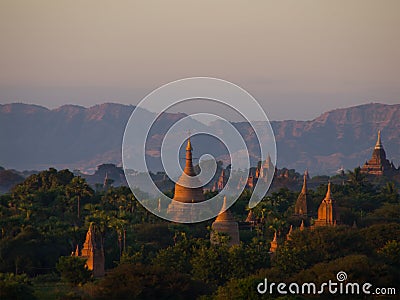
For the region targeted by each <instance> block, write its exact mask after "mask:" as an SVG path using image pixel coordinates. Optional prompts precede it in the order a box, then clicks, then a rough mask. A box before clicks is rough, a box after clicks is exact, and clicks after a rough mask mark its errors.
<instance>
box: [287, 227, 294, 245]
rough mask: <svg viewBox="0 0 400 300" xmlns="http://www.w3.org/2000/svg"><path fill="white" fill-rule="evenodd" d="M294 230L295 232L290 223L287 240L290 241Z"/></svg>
mask: <svg viewBox="0 0 400 300" xmlns="http://www.w3.org/2000/svg"><path fill="white" fill-rule="evenodd" d="M292 232H293V225H290V228H289V232H288V234H287V235H286V240H287V241H290V240H291V239H292V237H291V235H292Z"/></svg>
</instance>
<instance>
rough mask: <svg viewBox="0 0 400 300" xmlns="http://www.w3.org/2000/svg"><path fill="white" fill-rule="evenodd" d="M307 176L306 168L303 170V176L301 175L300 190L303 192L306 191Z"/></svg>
mask: <svg viewBox="0 0 400 300" xmlns="http://www.w3.org/2000/svg"><path fill="white" fill-rule="evenodd" d="M307 176H308V170H307V169H306V170H305V171H304V176H303V188H302V189H301V192H302V193H303V194H305V193H307Z"/></svg>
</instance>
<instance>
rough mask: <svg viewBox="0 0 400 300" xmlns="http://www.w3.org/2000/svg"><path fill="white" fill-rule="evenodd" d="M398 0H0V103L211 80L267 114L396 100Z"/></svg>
mask: <svg viewBox="0 0 400 300" xmlns="http://www.w3.org/2000/svg"><path fill="white" fill-rule="evenodd" d="M399 12H400V1H397V0H392V1H391V0H384V1H378V0H377V1H368V0H357V1H354V0H353V1H352V0H335V1H333V0H332V1H324V0H315V1H308V0H307V1H305V0H303V1H299V0H293V1H266V0H259V1H257V0H251V1H233V0H228V1H222V0H213V1H206V0H196V1H193V0H182V1H175V0H168V1H165V0H159V1H151V0H150V1H149V0H143V1H133V0H132V1H99V0H91V1H70V0H68V1H61V0H48V1H45V0H36V1H34V0H31V1H30V0H26V1H16V0H1V1H0V45H1V46H0V103H10V102H17V101H18V102H26V103H34V104H40V105H44V106H46V107H49V108H54V107H58V106H60V105H63V104H71V103H73V104H80V105H83V106H91V105H94V104H97V103H103V102H119V103H124V104H136V103H137V102H138V101H139V100H140V99H141V98H142V97H143V96H145V95H146V94H147V93H149V92H151V91H152V90H153V89H155V88H157V87H159V86H160V85H162V84H165V83H168V82H170V81H173V80H177V79H181V78H185V77H192V76H211V77H218V78H222V79H225V80H228V81H231V82H233V83H236V84H238V85H240V86H241V87H242V88H244V89H246V90H247V91H248V92H250V93H251V94H252V95H253V96H255V97H256V98H257V100H259V102H260V103H261V105H262V106H263V108H264V109H265V110H266V112H267V114H268V116H269V118H270V119H272V120H281V119H312V118H314V117H316V116H318V115H319V114H320V113H322V112H324V111H326V110H330V109H334V108H338V107H348V106H352V105H357V104H362V103H369V102H382V103H389V104H390V103H400V97H399V95H400V14H399Z"/></svg>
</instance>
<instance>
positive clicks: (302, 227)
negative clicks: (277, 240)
mask: <svg viewBox="0 0 400 300" xmlns="http://www.w3.org/2000/svg"><path fill="white" fill-rule="evenodd" d="M305 228H306V227H305V226H304V220H301V224H300V231H303V230H304V229H305Z"/></svg>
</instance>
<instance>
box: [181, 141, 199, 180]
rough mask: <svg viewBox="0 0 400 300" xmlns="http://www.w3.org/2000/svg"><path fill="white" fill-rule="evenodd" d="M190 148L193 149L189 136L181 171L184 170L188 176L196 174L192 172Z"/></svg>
mask: <svg viewBox="0 0 400 300" xmlns="http://www.w3.org/2000/svg"><path fill="white" fill-rule="evenodd" d="M192 150H193V148H192V143H191V142H190V137H189V138H188V141H187V146H186V165H185V169H184V170H183V172H185V174H187V175H189V176H196V173H195V172H194V168H193V159H192Z"/></svg>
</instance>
